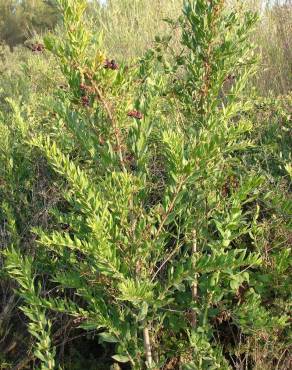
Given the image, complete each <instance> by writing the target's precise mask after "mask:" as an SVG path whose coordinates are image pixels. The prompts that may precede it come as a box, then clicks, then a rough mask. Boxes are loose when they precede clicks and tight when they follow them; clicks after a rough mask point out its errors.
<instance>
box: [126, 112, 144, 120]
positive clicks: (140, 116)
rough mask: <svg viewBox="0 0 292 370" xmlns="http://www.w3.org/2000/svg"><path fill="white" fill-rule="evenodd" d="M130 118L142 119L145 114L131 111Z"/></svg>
mask: <svg viewBox="0 0 292 370" xmlns="http://www.w3.org/2000/svg"><path fill="white" fill-rule="evenodd" d="M128 117H132V118H136V119H142V118H143V114H142V113H141V112H139V111H137V110H131V111H130V112H128Z"/></svg>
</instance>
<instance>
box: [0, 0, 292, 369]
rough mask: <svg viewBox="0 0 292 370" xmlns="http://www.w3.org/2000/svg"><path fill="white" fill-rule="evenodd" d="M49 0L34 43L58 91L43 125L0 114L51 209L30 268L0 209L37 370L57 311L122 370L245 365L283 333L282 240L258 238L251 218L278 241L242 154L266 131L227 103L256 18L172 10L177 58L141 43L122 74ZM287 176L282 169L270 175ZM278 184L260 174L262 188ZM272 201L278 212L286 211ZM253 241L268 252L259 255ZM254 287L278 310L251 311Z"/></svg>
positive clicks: (80, 18)
mask: <svg viewBox="0 0 292 370" xmlns="http://www.w3.org/2000/svg"><path fill="white" fill-rule="evenodd" d="M58 3H59V7H60V10H61V13H62V15H63V23H64V24H63V27H64V28H63V34H62V37H56V36H54V35H48V36H47V37H46V40H45V46H46V49H47V50H50V51H51V52H52V53H53V54H54V55H55V57H56V59H57V60H58V62H59V65H60V69H61V71H62V74H63V79H64V80H65V82H64V83H63V86H62V88H61V89H60V88H57V87H56V89H55V91H54V95H53V98H50V99H48V101H44V102H43V104H44V105H45V106H46V107H47V109H48V111H49V112H50V115H49V121H47V118H46V119H45V118H44V116H43V114H42V115H41V117H40V119H39V121H38V120H37V117H38V114H39V111H38V110H37V109H36V110H33V112H32V114H31V115H26V110H25V108H24V107H22V108H18V106H17V104H13V103H12V106H13V107H14V111H13V113H11V112H10V114H11V116H10V117H12V119H13V120H14V122H15V126H16V129H17V133H18V135H19V139H18V140H19V142H21V143H22V145H23V146H22V148H28V154H27V156H28V162H29V165H27V166H26V167H27V168H34V167H33V165H34V161H33V159H34V158H35V156H36V155H37V154H38V155H41V156H42V161H45V165H46V166H48V167H50V168H51V170H50V171H53V172H52V173H50V172H49V174H50V177H51V178H52V180H51V181H52V182H54V187H55V188H57V189H60V193H61V194H60V197H62V200H59V199H58V201H57V202H55V204H54V206H53V207H50V208H51V209H50V213H51V215H50V217H51V218H50V219H49V222H48V223H47V225H38V226H39V227H34V228H33V230H32V231H33V233H34V235H35V236H36V237H37V245H38V246H37V247H36V248H35V250H34V256H25V255H24V254H25V253H24V251H23V249H24V248H23V243H22V241H21V239H20V238H19V237H18V234H19V231H18V227H17V223H15V221H14V215H13V212H12V214H11V215H10V213H9V209H10V208H9V207H7V211H6V217H7V220H8V224H9V225H10V236H11V239H10V243H11V244H13V247H10V248H9V249H7V250H6V252H5V255H6V271H7V272H8V274H9V276H10V277H11V278H13V279H14V280H16V282H17V283H18V294H19V295H20V297H21V299H22V310H23V312H24V314H25V315H26V317H27V319H28V321H29V324H28V329H29V331H30V333H31V334H32V336H33V337H34V340H35V342H34V356H35V358H37V359H38V360H39V361H40V363H41V366H42V368H43V369H53V368H54V367H55V366H58V364H57V362H58V361H57V359H56V358H55V352H56V349H55V346H54V345H55V343H54V340H53V338H54V335H53V334H52V331H53V330H52V328H53V326H54V323H55V322H56V321H57V320H58V318H59V317H60V316H58V315H59V314H64V315H68V316H70V317H71V323H72V325H75V326H76V325H79V326H80V328H83V329H84V330H86V331H88V332H90V331H92V330H93V331H94V333H95V335H96V336H98V337H99V340H100V343H108V344H110V345H112V346H113V347H114V350H115V353H114V354H113V356H112V359H113V362H116V363H128V364H129V365H130V366H131V367H132V368H134V369H142V368H144V367H145V366H146V367H147V368H165V369H167V368H175V367H181V368H183V369H207V368H208V369H209V368H212V369H228V368H230V363H232V362H233V363H236V364H238V363H244V365H246V366H249V365H252V366H253V364H254V363H253V361H254V360H255V358H256V356H255V354H254V353H251V355H249V354H248V355H246V356H245V359H242V352H241V351H246V350H245V349H244V348H246V346H248V345H250V343H253V341H255V338H256V337H258V338H260V339H261V340H265V338H267V337H268V338H273V343H275V341H276V340H277V338H279V337H280V333H281V335H286V331H287V323H288V309H287V306H286V305H285V304H284V303H283V301H285V300H286V299H287V294H288V285H287V284H286V283H285V282H284V281H281V282H280V285H277V284H278V283H277V282H278V281H279V279H280V276H281V275H283V276H284V277H287V276H288V269H289V262H288V257H289V251H288V250H287V251H286V250H284V249H283V248H281V247H279V246H278V243H285V242H286V241H287V239H288V237H286V236H285V237H284V238H283V237H282V235H269V236H268V235H266V232H267V228H268V227H267V222H268V224H269V225H271V228H270V229H269V231H270V232H271V234H272V233H274V231H275V230H276V229H277V228H279V227H280V226H281V227H283V229H281V230H283V232H284V230H285V232H287V233H288V228H287V229H286V225H285V223H284V222H283V219H282V218H281V217H280V216H279V215H278V214H277V218H276V219H273V221H272V220H271V219H272V218H273V216H272V214H273V213H272V212H274V209H273V207H274V205H272V204H271V202H272V201H273V200H275V193H276V186H273V192H272V193H269V192H268V190H267V187H268V186H269V183H268V180H269V174H270V169H269V168H267V169H266V170H265V166H264V164H263V163H259V162H258V159H259V158H260V159H261V158H262V152H261V150H260V149H258V153H256V154H254V151H256V149H257V148H259V147H261V146H262V145H263V141H262V138H268V135H266V133H265V132H264V131H262V129H261V130H259V132H257V131H256V130H257V127H256V125H253V121H256V119H255V117H256V116H253V115H252V113H251V108H252V106H251V102H250V101H248V100H247V99H246V98H245V97H244V95H243V91H244V87H245V85H246V83H247V81H248V78H249V77H250V76H251V75H253V73H254V72H255V63H256V59H255V58H254V55H253V46H252V45H251V44H250V39H249V35H250V32H251V30H252V29H253V27H254V25H255V22H256V19H257V17H256V15H255V14H253V13H251V12H246V13H244V16H242V14H241V13H239V12H237V10H236V9H230V8H228V7H226V6H225V2H224V1H222V0H212V1H205V0H196V1H190V0H188V1H186V2H185V3H184V7H183V12H182V15H181V17H179V19H178V20H174V21H172V20H168V23H169V25H170V27H171V28H172V29H173V30H178V32H179V34H181V42H180V47H177V48H175V49H172V40H171V38H170V37H168V36H161V37H157V38H156V43H155V44H154V47H153V49H149V50H148V51H147V52H146V53H145V55H144V56H143V57H142V58H141V59H140V60H139V61H138V62H137V63H136V64H133V65H126V64H124V63H123V62H120V60H119V61H116V60H114V56H112V55H109V54H108V53H107V52H106V50H104V49H103V45H102V41H101V38H98V37H96V35H92V34H91V32H90V30H89V28H87V27H86V26H85V22H84V12H85V9H86V1H84V0H78V1H77V0H59V1H58ZM258 103H260V102H258ZM52 111H53V114H51V112H52ZM277 116H278V115H277ZM17 117H18V119H17ZM285 117H286V113H285ZM286 118H287V117H286ZM35 119H36V122H37V123H38V124H37V125H36V127H35V129H34V130H29V127H30V126H29V125H28V123H31V122H35V121H34V120H35ZM44 122H46V124H45V125H42V124H43V123H44ZM285 125H286V123H285ZM3 127H7V124H6V125H3ZM5 130H6V129H5ZM255 132H257V133H258V134H259V135H258V136H256V135H255ZM255 136H256V137H255ZM5 137H7V134H5ZM257 140H258V141H257ZM282 144H283V141H281V140H280V142H279V147H281V148H282ZM285 145H286V144H285ZM285 145H284V146H285ZM262 147H263V148H267V147H268V146H266V144H264V145H263V146H262ZM262 147H261V148H262ZM6 149H7V150H5V151H4V153H5V154H6V155H7V152H8V146H6ZM14 154H15V151H13V153H12V155H14ZM285 155H287V156H289V154H285ZM9 156H10V154H9V155H8V157H5V158H6V159H5V160H6V161H7V163H9ZM280 157H281V156H280V155H279V156H277V160H276V161H275V166H276V167H277V165H278V159H279V158H280ZM7 159H8V160H7ZM289 168H290V167H289V164H288V157H285V160H284V162H283V163H282V162H281V168H280V170H281V171H284V170H285V171H286V172H285V176H286V175H287V172H289V171H290V170H289ZM48 171H49V170H48ZM12 172H13V171H12ZM282 175H283V172H280V173H277V174H275V173H274V172H273V176H275V178H276V179H277V184H279V182H280V181H279V182H278V180H279V179H280V180H281V179H282ZM9 182H10V183H12V182H13V180H11V179H10V180H9ZM6 197H7V198H8V196H6ZM279 201H281V203H280V204H281V205H284V204H285V207H286V209H287V212H289V209H290V208H289V207H290V206H291V204H290V202H289V200H288V201H287V200H285V199H283V198H281V199H280V200H279ZM265 212H266V213H265ZM15 225H16V227H14V226H15ZM287 226H288V225H287ZM13 236H14V237H13ZM267 243H274V245H275V246H277V248H275V250H274V252H273V253H272V254H268V256H267V251H266V244H267ZM271 261H272V262H271ZM269 263H273V264H274V265H275V267H274V268H273V269H272V270H271V273H267V271H266V270H267V268H268V266H269ZM267 275H268V276H267ZM270 282H273V286H274V288H273V289H275V287H276V286H281V289H282V296H281V297H279V300H278V301H277V304H278V306H277V307H278V308H279V309H278V310H274V304H275V301H274V300H272V303H270V304H267V303H266V304H265V306H266V307H264V305H263V302H264V303H265V300H267V299H269V298H270V294H271V291H270V290H269V289H268V287H269V283H270ZM228 336H230V337H232V338H233V340H231V339H229V338H227V337H228ZM257 345H260V343H259V341H258V342H257ZM285 345H286V343H285ZM281 350H283V347H282V348H277V356H278V357H277V361H278V364H280V363H281V358H282V357H281V355H278V353H280V351H281ZM285 351H286V348H285ZM251 352H252V351H251ZM284 353H285V352H284ZM273 360H274V358H271V359H270V362H273ZM55 364H57V365H55ZM65 366H66V364H65Z"/></svg>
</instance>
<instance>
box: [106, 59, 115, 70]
mask: <svg viewBox="0 0 292 370" xmlns="http://www.w3.org/2000/svg"><path fill="white" fill-rule="evenodd" d="M104 68H106V69H113V70H115V69H119V65H118V64H117V63H116V61H115V60H114V59H112V60H109V59H106V60H105V62H104Z"/></svg>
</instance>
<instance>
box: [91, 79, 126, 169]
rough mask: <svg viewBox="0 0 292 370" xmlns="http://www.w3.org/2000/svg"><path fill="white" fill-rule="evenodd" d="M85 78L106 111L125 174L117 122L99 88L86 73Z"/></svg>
mask: <svg viewBox="0 0 292 370" xmlns="http://www.w3.org/2000/svg"><path fill="white" fill-rule="evenodd" d="M86 77H87V78H88V79H89V80H90V82H91V84H92V87H93V88H94V90H95V93H96V96H97V98H98V100H99V101H100V102H101V104H102V106H103V108H104V110H105V111H106V113H107V115H108V118H109V120H110V122H111V124H112V127H113V131H114V135H115V139H116V145H117V150H118V155H119V161H120V165H121V167H122V170H123V172H126V167H125V163H124V158H123V152H122V144H121V140H120V137H119V129H118V125H117V122H116V120H115V118H114V116H113V114H112V112H111V110H110V107H109V105H108V103H107V101H106V100H105V98H104V96H103V94H102V93H101V91H100V89H99V87H98V86H97V85H96V83H95V82H94V80H93V78H92V76H91V75H90V74H88V73H87V74H86Z"/></svg>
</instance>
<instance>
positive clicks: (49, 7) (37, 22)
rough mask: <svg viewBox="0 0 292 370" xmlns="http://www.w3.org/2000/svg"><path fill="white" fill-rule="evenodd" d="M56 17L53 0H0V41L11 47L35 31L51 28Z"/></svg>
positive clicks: (40, 31)
mask: <svg viewBox="0 0 292 370" xmlns="http://www.w3.org/2000/svg"><path fill="white" fill-rule="evenodd" d="M57 19H58V13H57V8H56V3H55V1H54V0H23V1H17V0H0V42H5V43H7V44H8V45H9V46H10V48H13V47H14V46H16V45H17V44H21V43H23V42H24V41H25V40H26V39H28V38H30V37H32V36H33V35H34V34H36V33H42V32H43V31H45V30H48V29H53V28H54V26H55V25H56V22H57Z"/></svg>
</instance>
